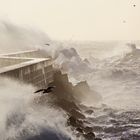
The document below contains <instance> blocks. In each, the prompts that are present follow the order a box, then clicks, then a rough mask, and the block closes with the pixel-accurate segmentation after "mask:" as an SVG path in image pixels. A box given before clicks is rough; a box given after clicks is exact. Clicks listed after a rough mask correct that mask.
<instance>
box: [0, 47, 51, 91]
mask: <svg viewBox="0 0 140 140" xmlns="http://www.w3.org/2000/svg"><path fill="white" fill-rule="evenodd" d="M0 76H6V77H10V78H13V79H17V80H19V81H22V82H25V83H29V84H32V85H34V86H36V87H38V88H45V87H47V86H48V84H49V83H52V82H53V68H52V60H51V58H47V57H46V56H45V53H44V52H42V51H40V50H31V51H24V52H23V51H22V52H16V53H10V54H2V55H0Z"/></svg>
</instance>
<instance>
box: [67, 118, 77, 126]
mask: <svg viewBox="0 0 140 140" xmlns="http://www.w3.org/2000/svg"><path fill="white" fill-rule="evenodd" d="M67 123H68V125H69V126H73V127H77V120H76V118H75V117H73V116H71V117H69V119H68V121H67Z"/></svg>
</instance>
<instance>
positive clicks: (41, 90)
mask: <svg viewBox="0 0 140 140" xmlns="http://www.w3.org/2000/svg"><path fill="white" fill-rule="evenodd" d="M54 88H55V86H49V87H48V88H45V89H39V90H37V91H35V92H34V93H38V92H42V93H43V94H44V93H50V92H52V91H53V90H54Z"/></svg>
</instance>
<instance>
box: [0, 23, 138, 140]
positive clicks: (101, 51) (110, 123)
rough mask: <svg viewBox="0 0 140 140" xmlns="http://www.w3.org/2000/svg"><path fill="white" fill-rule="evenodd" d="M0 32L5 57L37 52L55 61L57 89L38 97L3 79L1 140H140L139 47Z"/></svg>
mask: <svg viewBox="0 0 140 140" xmlns="http://www.w3.org/2000/svg"><path fill="white" fill-rule="evenodd" d="M0 27H1V28H0V29H1V32H2V37H3V39H2V40H1V42H0V46H4V47H1V52H6V51H5V50H8V52H10V51H11V50H12V49H13V51H15V50H24V49H25V46H26V48H28V49H34V46H35V48H37V49H42V50H43V51H44V52H46V55H47V56H50V57H52V59H53V68H54V82H53V83H52V85H54V86H56V88H55V89H54V91H53V92H52V93H50V94H42V93H38V94H34V92H35V90H36V88H35V87H33V86H32V85H28V84H26V83H23V82H21V81H18V80H15V81H14V80H12V79H9V78H8V77H6V78H3V77H1V78H0V113H1V115H0V139H1V140H140V95H139V91H140V86H139V85H140V63H139V62H140V50H139V42H135V43H130V42H129V41H128V42H127V41H126V42H121V41H120V42H119V41H116V42H115V41H114V42H113V41H112V42H111V41H110V42H59V41H52V40H51V39H48V37H46V36H45V35H44V34H43V33H40V32H39V33H38V32H37V31H36V32H33V31H32V30H27V29H26V30H25V29H23V28H20V27H15V26H14V25H10V24H7V23H2V24H1V25H0ZM11 36H12V37H11ZM30 36H31V37H30ZM33 36H34V37H33ZM44 36H45V37H44ZM17 38H18V40H17ZM46 42H47V43H48V42H49V44H50V46H45V45H44V44H45V43H46ZM5 46H11V47H12V48H10V47H7V48H6V47H5ZM18 46H20V47H18Z"/></svg>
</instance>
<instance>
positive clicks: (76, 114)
mask: <svg viewBox="0 0 140 140" xmlns="http://www.w3.org/2000/svg"><path fill="white" fill-rule="evenodd" d="M70 114H71V115H72V116H74V117H76V118H77V119H85V118H86V117H85V115H83V114H82V113H81V112H80V111H79V110H75V109H71V111H70Z"/></svg>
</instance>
